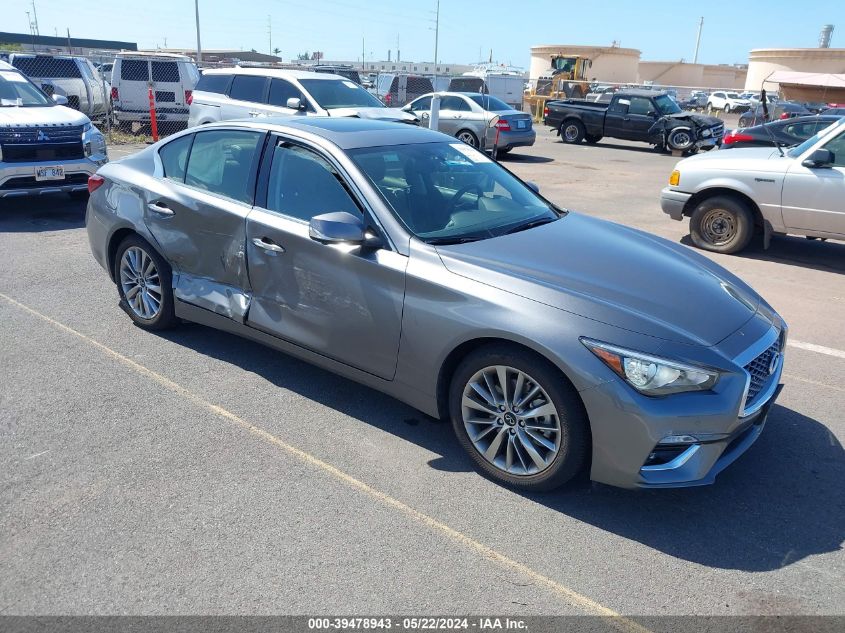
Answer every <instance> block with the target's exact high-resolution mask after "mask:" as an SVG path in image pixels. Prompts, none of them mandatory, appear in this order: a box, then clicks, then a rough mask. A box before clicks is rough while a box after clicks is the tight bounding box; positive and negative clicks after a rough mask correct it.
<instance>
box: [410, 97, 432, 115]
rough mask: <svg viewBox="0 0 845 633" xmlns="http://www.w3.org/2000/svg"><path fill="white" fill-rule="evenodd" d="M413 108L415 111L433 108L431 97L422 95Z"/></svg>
mask: <svg viewBox="0 0 845 633" xmlns="http://www.w3.org/2000/svg"><path fill="white" fill-rule="evenodd" d="M411 110H413V111H414V112H423V111H428V110H431V97H420V98H419V99H417V100H416V101H414V103H413V104H412V105H411Z"/></svg>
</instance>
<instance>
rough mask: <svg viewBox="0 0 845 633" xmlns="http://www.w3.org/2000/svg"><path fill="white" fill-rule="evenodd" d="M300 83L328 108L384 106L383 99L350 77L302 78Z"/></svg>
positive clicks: (321, 104)
mask: <svg viewBox="0 0 845 633" xmlns="http://www.w3.org/2000/svg"><path fill="white" fill-rule="evenodd" d="M300 83H301V84H302V85H303V87H304V88H305V89H306V90H307V91H308V92H309V93H310V94H311V96H312V97H313V98H314V100H315V101H316V102H317V103H318V104H320V106H321V107H323V108H325V109H326V110H334V109H335V108H383V107H384V104H383V103H382V102H381V101H379V100H378V99H376V98H375V97H374V96H373V95H371V94H370V93H369V92H367V91H366V90H364V89H363V88H362V87H361V86H359V85H358V84H356V83H355V82H354V81H350V80H349V79H301V80H300Z"/></svg>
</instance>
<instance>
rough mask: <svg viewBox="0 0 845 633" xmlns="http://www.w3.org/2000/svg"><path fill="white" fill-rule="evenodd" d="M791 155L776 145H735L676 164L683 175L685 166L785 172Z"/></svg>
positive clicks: (747, 171) (725, 169) (749, 171)
mask: <svg viewBox="0 0 845 633" xmlns="http://www.w3.org/2000/svg"><path fill="white" fill-rule="evenodd" d="M792 161H793V159H791V158H789V156H781V155H780V153H779V152H778V151H777V149H775V148H774V147H734V148H732V149H731V151H729V152H725V151H721V150H719V151H715V152H707V153H706V154H696V155H695V156H690V157H689V158H685V159H684V160H682V161H681V162H680V163H678V165H677V166H676V169H678V170H679V171H680V172H681V177H683V173H684V172H683V170H684V168H690V167H692V168H694V169H713V170H720V171H742V172H746V173H751V172H774V173H783V172H785V171H786V170H787V169H789V166H790V165H791V164H792Z"/></svg>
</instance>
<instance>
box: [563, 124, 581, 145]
mask: <svg viewBox="0 0 845 633" xmlns="http://www.w3.org/2000/svg"><path fill="white" fill-rule="evenodd" d="M586 135H587V130H586V128H585V127H584V124H583V123H581V121H579V120H578V119H568V120H566V121H564V122H563V123H561V124H560V140H561V141H563V142H564V143H569V144H571V145H577V144H578V143H580V142H581V141H583V140H584V137H585V136H586Z"/></svg>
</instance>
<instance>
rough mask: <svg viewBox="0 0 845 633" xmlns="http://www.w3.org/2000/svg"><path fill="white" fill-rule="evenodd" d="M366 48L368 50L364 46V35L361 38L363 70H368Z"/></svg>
mask: <svg viewBox="0 0 845 633" xmlns="http://www.w3.org/2000/svg"><path fill="white" fill-rule="evenodd" d="M365 50H366V48H365V47H364V38H363V37H362V38H361V70H362V71H364V70H367V64H366V61H367V59H366V56H365V54H364V51H365Z"/></svg>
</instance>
